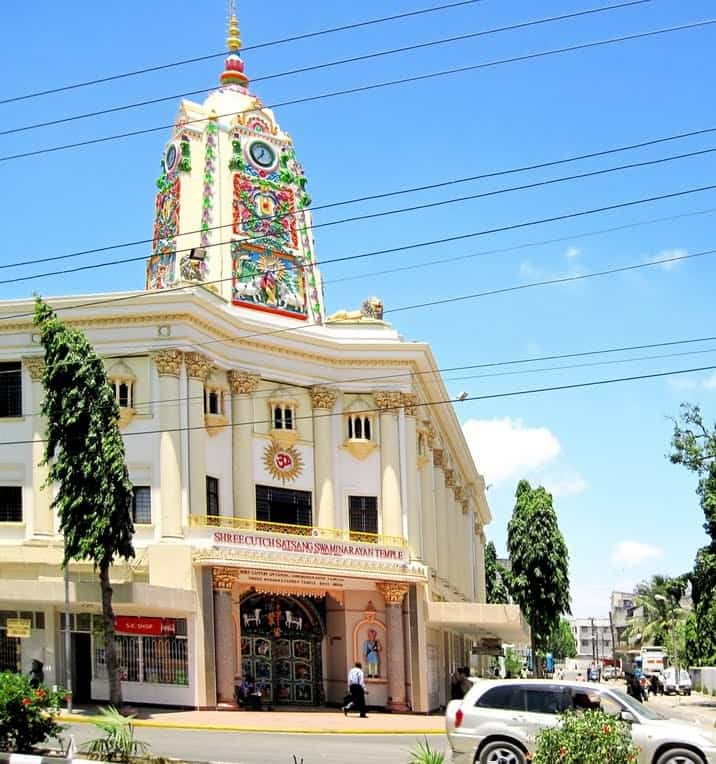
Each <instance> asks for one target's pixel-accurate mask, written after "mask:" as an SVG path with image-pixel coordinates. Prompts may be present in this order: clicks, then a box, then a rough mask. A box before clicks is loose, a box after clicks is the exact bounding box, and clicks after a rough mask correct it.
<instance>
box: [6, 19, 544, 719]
mask: <svg viewBox="0 0 716 764" xmlns="http://www.w3.org/2000/svg"><path fill="white" fill-rule="evenodd" d="M227 45H228V50H229V52H228V56H227V58H226V61H225V64H224V70H223V72H222V73H221V75H220V84H219V87H218V88H217V89H216V90H214V91H213V92H211V93H210V94H209V95H208V97H207V98H206V100H205V101H204V102H203V103H201V104H200V103H193V102H190V101H182V102H181V104H180V106H179V110H178V115H177V118H176V121H175V125H174V129H173V132H172V134H171V136H170V137H169V140H168V142H167V143H166V146H165V148H164V152H163V155H162V156H163V159H162V172H161V176H160V178H159V180H158V184H157V185H158V193H157V196H156V211H155V222H154V236H153V244H152V250H151V253H150V254H149V257H148V260H147V265H146V283H145V289H144V290H142V291H137V292H129V293H112V294H102V295H98V294H92V295H85V296H80V297H77V296H73V297H53V298H49V300H48V301H49V303H50V304H51V306H52V307H53V308H54V309H55V310H57V311H58V314H59V315H60V317H61V318H62V319H63V320H64V321H65V322H66V323H67V324H69V325H71V326H75V327H78V328H80V329H82V330H83V331H84V332H85V333H86V334H87V336H88V338H89V340H90V342H91V343H92V344H93V346H94V347H95V348H96V349H97V351H98V352H99V353H100V354H101V355H102V356H103V358H104V359H105V363H106V368H107V372H108V376H109V378H110V380H111V383H112V384H113V385H114V389H115V393H116V396H117V400H118V403H119V407H120V412H121V414H120V422H119V423H120V427H121V430H122V433H123V436H124V440H125V445H126V453H127V465H128V469H129V474H130V478H131V481H132V483H133V486H134V499H133V504H132V514H133V519H134V522H135V530H136V533H135V539H134V541H135V548H136V557H135V558H134V559H132V560H131V561H130V562H129V563H126V564H125V563H118V564H117V565H115V566H114V567H113V569H112V582H113V586H114V608H115V613H116V629H117V634H118V642H119V651H120V660H121V666H122V679H123V693H124V698H125V700H126V701H129V702H132V703H157V704H169V705H175V706H188V707H216V706H218V705H222V704H227V705H230V704H231V703H233V702H234V688H235V686H236V684H237V683H238V682H239V681H240V678H241V677H242V676H243V675H247V674H250V675H252V676H253V677H254V678H255V680H256V682H257V684H258V685H259V687H260V688H261V690H262V693H263V696H264V699H265V700H266V701H268V702H270V703H271V704H272V705H276V706H278V705H281V704H284V705H306V704H308V705H321V704H330V703H338V702H340V701H341V700H342V698H343V696H344V694H345V692H346V676H347V672H348V670H349V668H350V666H351V665H352V664H353V663H354V662H355V661H361V662H362V663H363V665H364V669H365V672H366V677H367V683H368V686H369V691H370V695H369V703H370V704H371V705H373V706H381V707H386V708H388V709H391V710H406V709H411V710H413V711H417V712H427V711H429V710H432V709H435V708H438V707H439V706H441V705H444V704H445V703H446V700H447V699H448V698H449V688H448V681H449V680H448V678H449V675H450V673H451V671H452V670H453V669H454V668H455V667H456V666H462V665H470V664H471V665H473V666H474V667H477V668H478V669H479V668H480V667H481V666H482V665H483V664H482V663H481V661H482V660H483V659H482V658H479V657H478V658H476V657H475V656H487V655H490V654H495V653H496V651H497V650H499V646H500V643H501V641H502V640H504V641H506V642H510V643H514V642H526V641H528V638H529V637H528V631H527V628H526V625H525V622H524V620H523V618H522V616H521V614H520V612H519V610H518V609H517V608H516V607H515V606H507V605H499V606H497V605H486V604H485V573H484V559H483V548H484V543H485V536H484V532H483V529H484V527H485V525H487V524H488V523H489V522H490V519H491V518H490V510H489V507H488V504H487V500H486V495H485V483H484V480H483V478H482V476H481V475H480V473H479V465H477V466H476V465H475V463H474V462H473V459H472V457H471V455H470V451H469V449H468V447H467V443H466V441H465V438H464V436H463V433H462V429H461V426H460V422H459V420H458V418H457V416H456V414H455V411H454V409H453V405H452V402H451V401H450V398H449V394H448V392H447V390H446V388H445V385H444V383H443V381H442V378H441V375H440V371H439V368H438V366H437V363H436V361H435V358H434V356H433V354H432V351H431V349H430V347H429V346H428V345H427V344H425V343H420V342H407V341H405V340H403V339H402V338H401V337H400V335H399V334H398V332H397V331H396V330H395V329H394V328H393V327H392V326H391V325H390V324H389V323H388V322H386V321H385V320H384V319H383V306H382V303H381V301H380V300H379V299H378V298H375V297H369V298H368V299H366V301H365V302H364V304H363V306H362V307H361V308H359V309H357V310H343V311H339V312H337V313H334V314H333V315H329V314H327V311H326V307H325V302H324V291H323V286H322V283H321V274H320V272H319V269H318V268H317V267H316V255H315V251H314V242H313V235H312V223H311V214H310V212H309V206H310V198H309V196H308V193H307V188H306V176H305V175H304V171H303V169H302V167H301V165H300V163H299V161H298V159H297V157H296V153H295V151H294V146H293V143H292V140H291V138H290V136H289V135H288V133H286V132H284V130H283V129H282V128H281V127H280V126H279V125H278V123H277V121H276V118H275V116H274V114H273V113H272V111H271V110H270V109H268V108H266V107H265V106H264V105H263V104H262V102H261V100H260V99H259V98H258V96H256V95H254V94H253V93H252V92H250V90H249V80H248V77H247V75H246V73H245V71H244V62H243V61H242V59H241V57H240V55H239V50H240V47H241V41H240V39H239V28H238V24H237V21H236V18H235V17H233V16H232V18H231V21H230V25H229V37H228V41H227ZM31 313H32V303H31V301H29V300H13V301H4V302H0V433H1V435H0V670H3V669H11V670H21V671H25V672H26V671H28V670H29V668H30V663H31V661H32V659H33V658H34V659H38V660H41V661H42V662H43V664H44V673H45V680H46V682H48V683H49V684H53V683H57V684H63V683H64V678H65V677H66V676H67V674H68V672H69V674H70V675H71V677H72V685H73V691H74V696H75V700H76V701H77V702H81V701H89V700H90V699H92V700H98V701H101V700H104V699H106V698H107V697H108V682H107V676H106V667H105V663H104V646H103V638H102V630H101V628H100V618H99V615H100V612H101V610H100V598H99V584H98V582H97V578H96V574H95V572H94V571H93V569H92V566H91V564H89V563H81V562H76V563H72V564H70V566H69V574H68V579H69V584H68V601H69V609H70V611H71V618H70V630H71V655H70V663H69V665H67V664H66V663H65V658H64V648H63V644H64V628H65V626H64V617H63V612H64V608H65V604H64V603H65V585H64V582H63V572H62V569H61V566H60V563H61V559H62V547H63V541H62V535H61V534H60V532H59V526H58V519H57V517H56V516H55V514H54V513H53V511H52V509H51V501H52V490H51V488H48V487H45V485H44V478H45V474H46V473H45V468H43V467H41V466H38V465H39V463H40V461H41V457H42V453H43V447H44V446H43V442H42V438H43V432H44V425H43V421H42V417H41V416H40V415H39V411H40V408H41V404H42V399H43V387H42V383H41V375H42V368H43V357H44V356H43V352H42V348H41V347H40V345H39V338H38V335H37V333H36V330H35V329H34V328H33V326H32V319H31ZM483 662H484V661H483Z"/></svg>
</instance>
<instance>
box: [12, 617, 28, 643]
mask: <svg viewBox="0 0 716 764" xmlns="http://www.w3.org/2000/svg"><path fill="white" fill-rule="evenodd" d="M31 630H32V621H31V620H30V619H29V618H8V619H7V636H8V637H20V638H21V639H24V638H25V637H29V636H30V631H31Z"/></svg>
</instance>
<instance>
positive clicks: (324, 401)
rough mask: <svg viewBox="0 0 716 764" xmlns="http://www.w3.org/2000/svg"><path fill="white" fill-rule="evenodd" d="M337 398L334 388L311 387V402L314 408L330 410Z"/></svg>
mask: <svg viewBox="0 0 716 764" xmlns="http://www.w3.org/2000/svg"><path fill="white" fill-rule="evenodd" d="M336 398H338V393H336V391H335V390H329V389H328V388H327V387H312V388H311V403H312V404H313V408H314V409H326V410H327V411H331V410H332V409H333V406H334V404H335V402H336Z"/></svg>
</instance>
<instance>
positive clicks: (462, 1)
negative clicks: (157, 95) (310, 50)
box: [0, 0, 484, 105]
mask: <svg viewBox="0 0 716 764" xmlns="http://www.w3.org/2000/svg"><path fill="white" fill-rule="evenodd" d="M483 1H484V0H459V1H458V2H453V3H444V4H443V5H435V6H431V7H429V8H422V9H417V10H414V11H406V12H405V13H397V14H394V15H392V16H383V17H381V18H377V19H368V20H366V21H357V22H354V23H352V24H343V25H342V26H337V27H329V28H328V29H320V30H318V31H316V32H304V33H303V34H297V35H292V36H290V37H283V38H280V39H277V40H269V41H267V42H261V43H257V44H255V45H246V46H244V47H242V51H244V52H246V51H249V50H259V49H260V48H269V47H272V46H274V45H283V44H285V43H289V42H297V41H299V40H309V39H311V38H314V37H321V36H323V35H327V34H333V33H335V32H345V31H349V30H351V29H358V28H361V27H367V26H371V25H373V24H383V23H385V22H387V21H398V20H400V19H405V18H408V17H411V16H420V15H423V14H428V13H436V12H438V11H443V10H449V9H451V8H457V7H460V6H464V5H473V4H475V3H479V2H483ZM226 55H227V51H226V50H223V51H221V53H209V54H207V55H204V56H194V57H193V58H184V59H180V60H179V61H172V62H170V63H168V64H157V65H155V66H147V67H144V68H142V69H134V70H132V71H129V72H121V73H120V74H110V75H107V76H105V77H97V78H95V79H92V80H84V81H83V82H75V83H72V84H70V85H60V86H57V87H54V88H50V89H48V90H36V91H34V92H32V93H25V94H23V95H19V96H12V97H11V98H4V99H2V100H0V105H2V104H6V103H16V102H17V101H26V100H28V99H30V98H40V97H42V96H46V95H52V94H53V93H63V92H66V91H68V90H77V89H78V88H84V87H88V86H90V85H101V84H103V83H105V82H114V81H116V80H121V79H125V78H126V77H136V76H138V75H141V74H149V73H150V72H158V71H161V70H163V69H171V68H173V67H176V66H184V65H186V64H195V63H199V62H200V61H209V60H211V59H213V58H223V57H224V56H226Z"/></svg>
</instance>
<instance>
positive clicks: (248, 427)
mask: <svg viewBox="0 0 716 764" xmlns="http://www.w3.org/2000/svg"><path fill="white" fill-rule="evenodd" d="M228 376H229V384H230V385H231V425H232V426H231V448H232V460H231V463H232V470H231V479H232V490H233V496H234V517H242V518H245V519H254V518H255V517H256V488H255V484H254V457H253V429H254V426H253V420H254V402H253V398H252V397H251V396H252V395H253V394H254V393H255V392H256V388H257V387H258V386H259V382H260V380H261V377H259V375H258V374H249V373H248V372H245V371H238V370H235V369H232V370H231V371H230V372H229V375H228Z"/></svg>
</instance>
